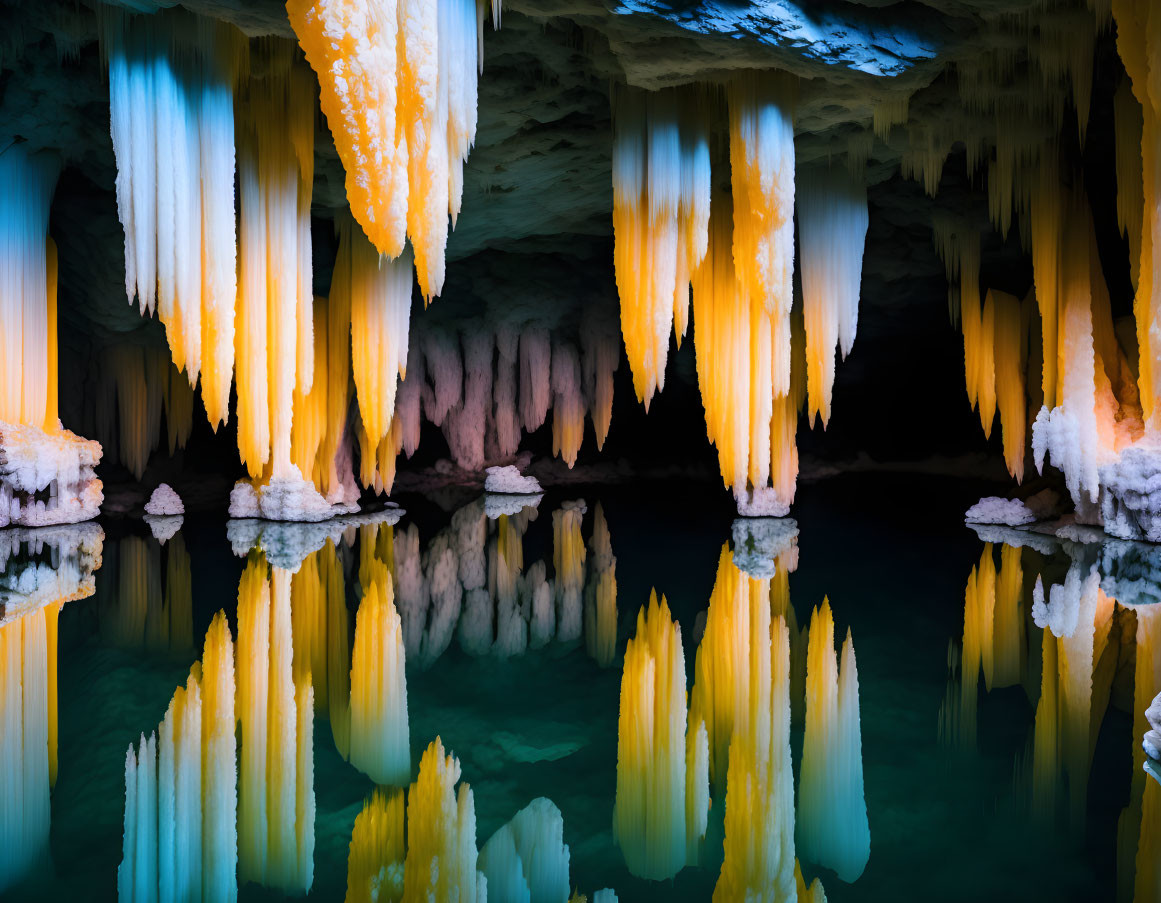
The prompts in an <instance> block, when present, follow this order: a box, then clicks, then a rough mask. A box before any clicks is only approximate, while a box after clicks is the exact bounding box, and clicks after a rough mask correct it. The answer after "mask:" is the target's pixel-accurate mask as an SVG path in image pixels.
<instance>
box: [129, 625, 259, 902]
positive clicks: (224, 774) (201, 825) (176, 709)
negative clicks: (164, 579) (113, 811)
mask: <svg viewBox="0 0 1161 903" xmlns="http://www.w3.org/2000/svg"><path fill="white" fill-rule="evenodd" d="M234 695H235V675H234V643H233V640H232V639H231V637H230V628H229V626H228V624H227V623H226V616H225V613H224V612H218V614H217V615H216V616H215V617H214V619H213V622H212V623H211V624H210V629H209V630H208V631H207V632H206V641H205V649H204V653H203V655H202V660H201V661H200V662H198V663H195V664H194V666H193V668H192V669H191V671H190V675H189V678H188V679H187V680H186V683H185V685H184V686H180V687H178V688H177V690H176V692H175V693H174V694H173V699H172V700H171V701H170V703H169V708H168V709H167V710H166V713H165V719H164V720H163V721H162V722H161V725H160V728H159V730H158V732H157V733H155V734H150V736H149V738H148V739H146V738H145V736H144V735H142V737H141V739H140V742H139V744H137V746H136V747H134V745H133V744H130V746H129V749H128V752H127V753H126V756H125V834H124V854H123V858H122V860H121V864H120V865H119V866H118V867H117V892H118V898H119V899H121V900H130V901H154V900H222V901H227V903H229V901H232V900H237V898H238V877H237V866H238V836H239V834H238V760H237V752H236V746H235V743H236V741H235V732H234V731H235V720H234Z"/></svg>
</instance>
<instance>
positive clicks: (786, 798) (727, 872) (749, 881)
mask: <svg viewBox="0 0 1161 903" xmlns="http://www.w3.org/2000/svg"><path fill="white" fill-rule="evenodd" d="M747 626H748V627H749V628H750V632H749V635H750V641H751V645H750V650H749V668H750V684H749V687H748V688H747V689H748V693H747V694H746V695H747V699H746V703H747V705H748V707H749V711H750V713H751V717H750V719H749V720H747V721H746V722H744V723H740V724H738V726H737V730H736V731H735V733H734V738H733V741H732V742H731V743H730V747H729V771H728V777H727V780H726V784H727V787H726V805H725V845H724V853H725V855H724V859H723V861H722V867H721V872H720V874H719V876H718V883H717V886H716V887H715V888H714V897H713V898H714V900H715V901H720V903H728V901H732V900H742V899H763V900H772V901H790V900H793V899H795V858H794V773H793V768H792V765H791V759H790V636H789V632H788V631H787V629H786V624H785V621H783V619H782V618H780V617H779V618H776V619H775V620H774V622H773V624H771V621H770V612H769V609H768V608H767V607H766V606H763V605H754V606H752V607H751V609H750V622H749V624H748V625H747Z"/></svg>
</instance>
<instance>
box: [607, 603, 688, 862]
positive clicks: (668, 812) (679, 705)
mask: <svg viewBox="0 0 1161 903" xmlns="http://www.w3.org/2000/svg"><path fill="white" fill-rule="evenodd" d="M702 730H703V731H704V728H703V729H702ZM685 735H686V693H685V655H684V653H683V651H682V647H681V628H680V627H679V626H678V625H677V624H676V623H675V622H674V621H673V620H672V619H671V618H670V615H669V606H668V604H666V601H665V597H664V596H663V597H662V598H661V602H660V604H658V601H657V593H656V591H654V592H651V593H650V595H649V604H648V605H647V606H645V607H642V609H641V610H640V611H639V612H638V613H637V635H636V637H635V638H634V639H631V640H629V645H628V647H627V648H626V650H625V667H624V672H623V674H622V677H621V708H620V715H619V717H618V723H617V737H618V741H617V796H616V800H615V802H614V804H613V838H614V840H615V841H616V842H617V844H618V845H619V846H620V847H621V851H622V852H623V853H624V855H625V864H626V865H627V866H628V867H629V871H630V872H632V873H633V874H634V875H636V876H637V877H639V878H648V879H651V880H655V881H660V880H664V879H666V878H672V877H673V876H674V875H676V874H677V873H678V872H679V871H680V870H681V869H682V867H683V866H684V865H685V864H686V861H687V831H689V832H691V833H694V836H695V837H696V836H698V835H697V833H696V831H697V828H698V827H700V828H701V829H702V831H704V822H703V823H702V824H701V825H696V824H693V825H689V826H687V825H686V737H685ZM695 736H696V734H695ZM693 761H694V762H697V757H696V756H695V757H694V758H693ZM697 764H700V765H701V766H702V767H703V768H704V769H706V770H705V771H703V772H702V773H701V774H700V775H696V774H695V775H693V776H691V781H692V783H693V785H694V787H695V788H697V787H699V786H702V785H704V786H708V784H709V774H708V765H709V763H708V761H706V760H703V761H701V762H697ZM695 796H698V797H700V796H701V795H700V794H695ZM695 814H698V815H700V814H701V813H695Z"/></svg>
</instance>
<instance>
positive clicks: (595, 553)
mask: <svg viewBox="0 0 1161 903" xmlns="http://www.w3.org/2000/svg"><path fill="white" fill-rule="evenodd" d="M589 555H590V560H589V579H588V581H587V583H586V584H585V649H586V650H587V651H588V653H589V655H591V656H592V658H593V660H594V661H595V662H596V663H597V664H598V665H600V666H601V667H602V668H607V667H608V666H609V665H611V664H612V663H613V659H614V658H616V656H617V559H616V557H615V556H614V555H613V545H612V541H611V539H610V537H609V525H608V523H607V522H606V521H605V512H604V509H603V508H602V507H601V503H600V502H597V507H596V510H595V511H594V513H593V532H592V535H591V536H590V537H589Z"/></svg>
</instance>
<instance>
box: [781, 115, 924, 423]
mask: <svg viewBox="0 0 1161 903" xmlns="http://www.w3.org/2000/svg"><path fill="white" fill-rule="evenodd" d="M905 111H906V105H904V114H903V118H904V120H906V112H905ZM877 112H878V108H876V113H877ZM797 192H798V247H799V252H800V254H801V262H800V265H799V272H800V274H801V279H802V314H803V319H804V321H805V323H804V325H805V327H806V388H807V395H808V406H807V411H808V413H809V415H810V421H811V424H812V425H813V423H814V417H815V415H816V414H818V415H821V417H822V424H823V426H824V427H825V426H826V424H827V422H828V421H829V420H830V401H831V389H832V387H833V385H834V356H835V347H836V346H837V347H838V349H839V351H840V352H841V354H842V356H843V358H846V356H847V355H848V354H850V351H851V347H852V346H853V345H854V342H855V331H856V330H857V328H858V322H859V284H860V282H861V280H862V271H863V245H864V243H865V241H866V236H867V225H868V222H869V215H868V212H867V188H866V185H865V183H864V182H863V179H862V178H861V176H860V177H852V176H851V175H850V174H848V173H847V172H845V171H843V170H841V169H834V168H832V169H825V170H823V169H812V170H809V171H807V172H805V173H800V174H799V184H798V187H797ZM792 367H793V364H792ZM792 377H793V372H792Z"/></svg>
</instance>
